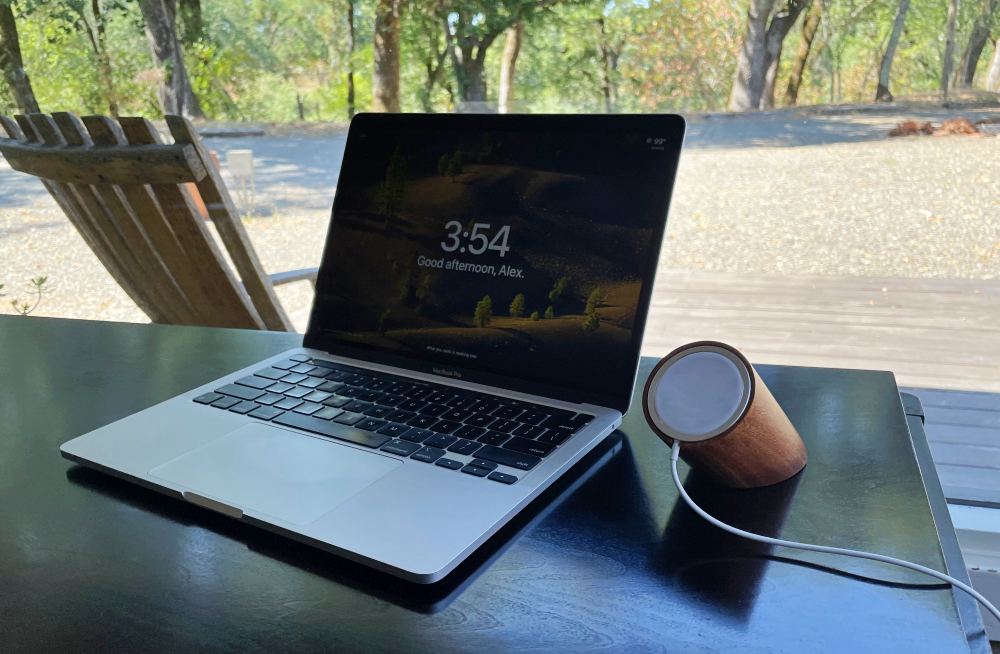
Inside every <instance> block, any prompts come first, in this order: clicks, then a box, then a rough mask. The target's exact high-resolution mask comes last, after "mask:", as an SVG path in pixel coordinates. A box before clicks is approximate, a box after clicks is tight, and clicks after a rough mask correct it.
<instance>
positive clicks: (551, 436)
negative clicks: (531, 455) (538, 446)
mask: <svg viewBox="0 0 1000 654" xmlns="http://www.w3.org/2000/svg"><path fill="white" fill-rule="evenodd" d="M572 435H573V434H571V433H570V432H568V431H566V430H565V429H549V430H547V431H546V432H545V433H544V434H542V435H541V436H539V437H538V438H537V439H536V440H537V441H538V442H539V443H552V444H553V445H562V444H563V443H564V442H566V439H567V438H569V437H570V436H572ZM494 444H495V443H494Z"/></svg>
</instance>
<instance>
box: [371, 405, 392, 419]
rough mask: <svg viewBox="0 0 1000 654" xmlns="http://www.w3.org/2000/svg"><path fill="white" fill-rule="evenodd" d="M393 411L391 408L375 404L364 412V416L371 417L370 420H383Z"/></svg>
mask: <svg viewBox="0 0 1000 654" xmlns="http://www.w3.org/2000/svg"><path fill="white" fill-rule="evenodd" d="M394 411H395V409H393V408H392V407H391V406H381V405H378V404H376V405H374V406H373V407H371V408H370V409H368V410H367V411H365V415H366V416H371V417H372V418H385V417H386V416H388V415H389V414H390V413H393V412H394Z"/></svg>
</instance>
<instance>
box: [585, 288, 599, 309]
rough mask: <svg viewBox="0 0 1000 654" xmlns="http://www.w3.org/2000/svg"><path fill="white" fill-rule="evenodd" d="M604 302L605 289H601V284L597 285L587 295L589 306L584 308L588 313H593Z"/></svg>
mask: <svg viewBox="0 0 1000 654" xmlns="http://www.w3.org/2000/svg"><path fill="white" fill-rule="evenodd" d="M603 303H604V291H602V290H601V287H600V286H597V287H595V288H594V290H592V291H591V292H590V295H588V296H587V306H586V307H585V308H584V309H583V312H584V313H586V314H591V313H594V312H596V311H597V308H598V307H599V306H601V304H603Z"/></svg>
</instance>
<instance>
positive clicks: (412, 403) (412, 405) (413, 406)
mask: <svg viewBox="0 0 1000 654" xmlns="http://www.w3.org/2000/svg"><path fill="white" fill-rule="evenodd" d="M426 404H427V403H426V402H424V401H423V400H407V401H406V402H400V403H399V404H397V405H396V408H397V409H401V410H403V411H417V410H418V409H420V408H421V407H423V406H424V405H426Z"/></svg>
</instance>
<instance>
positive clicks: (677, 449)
mask: <svg viewBox="0 0 1000 654" xmlns="http://www.w3.org/2000/svg"><path fill="white" fill-rule="evenodd" d="M680 455H681V444H680V442H678V441H674V444H673V446H672V447H671V449H670V472H671V474H672V475H673V477H674V484H675V485H676V486H677V491H678V492H679V493H680V495H681V498H683V499H684V502H686V503H687V505H688V506H689V507H691V510H692V511H694V512H695V513H697V514H698V515H700V516H701V517H702V518H704V519H705V520H707V521H708V522H710V523H712V524H713V525H715V526H716V527H718V528H719V529H721V530H723V531H728V532H729V533H730V534H734V535H736V536H741V537H743V538H746V539H749V540H753V541H757V542H758V543H764V544H766V545H779V546H781V547H791V548H794V549H798V550H808V551H810V552H823V553H824V554H840V555H842V556H853V557H855V558H859V559H870V560H872V561H881V562H882V563H889V564H892V565H898V566H900V567H901V568H908V569H910V570H915V571H917V572H922V573H924V574H925V575H928V576H931V577H934V578H936V579H940V580H941V581H943V582H945V583H948V584H951V585H952V586H954V587H955V588H960V589H962V590H964V591H965V592H966V593H968V594H969V595H972V596H973V597H974V598H975V599H976V601H978V602H979V603H980V604H982V605H983V606H984V607H985V608H986V610H987V611H989V612H990V613H992V614H993V617H995V618H996V619H997V620H1000V610H997V608H996V607H995V606H993V605H992V604H990V602H989V600H987V599H986V598H985V597H983V595H982V594H981V593H980V592H979V591H977V590H976V589H975V588H973V587H972V586H970V585H969V584H966V583H964V582H961V581H959V580H958V579H955V578H954V577H949V576H948V575H946V574H944V573H943V572H938V571H937V570H934V569H933V568H928V567H926V566H923V565H919V564H917V563H910V562H909V561H904V560H902V559H896V558H893V557H891V556H885V555H883V554H872V553H871V552H861V551H858V550H848V549H844V548H841V547H828V546H826V545H811V544H809V543H796V542H793V541H790V540H781V539H780V538H771V537H769V536H761V535H760V534H754V533H751V532H749V531H743V530H742V529H737V528H736V527H733V526H731V525H727V524H726V523H724V522H722V521H721V520H718V519H716V518H714V517H712V516H711V515H709V514H708V513H706V512H705V510H704V509H702V508H701V507H700V506H698V505H697V504H695V503H694V500H692V499H691V496H690V495H688V494H687V491H686V490H684V485H683V484H681V477H680V474H679V473H678V472H677V459H678V458H679V457H680Z"/></svg>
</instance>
